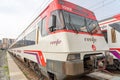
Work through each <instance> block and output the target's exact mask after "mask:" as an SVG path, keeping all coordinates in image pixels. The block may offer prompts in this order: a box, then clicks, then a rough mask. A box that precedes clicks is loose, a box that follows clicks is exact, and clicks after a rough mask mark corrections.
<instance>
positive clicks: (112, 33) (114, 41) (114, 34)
mask: <svg viewBox="0 0 120 80" xmlns="http://www.w3.org/2000/svg"><path fill="white" fill-rule="evenodd" d="M111 39H112V43H116V32H115V29H114V28H112V29H111Z"/></svg>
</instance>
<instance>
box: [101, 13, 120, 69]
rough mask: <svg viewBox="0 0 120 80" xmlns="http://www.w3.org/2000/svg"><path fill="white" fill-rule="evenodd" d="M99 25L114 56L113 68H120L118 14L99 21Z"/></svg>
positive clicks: (119, 18)
mask: <svg viewBox="0 0 120 80" xmlns="http://www.w3.org/2000/svg"><path fill="white" fill-rule="evenodd" d="M99 25H100V28H101V30H102V32H103V34H104V36H105V39H106V41H107V43H108V46H109V49H110V52H111V55H113V57H114V63H115V66H114V68H115V67H116V68H117V69H119V70H120V14H117V15H115V16H112V17H110V18H107V19H104V20H101V21H99Z"/></svg>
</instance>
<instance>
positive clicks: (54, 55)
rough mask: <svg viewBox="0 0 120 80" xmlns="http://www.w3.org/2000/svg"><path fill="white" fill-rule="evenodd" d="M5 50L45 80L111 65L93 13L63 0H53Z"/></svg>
mask: <svg viewBox="0 0 120 80" xmlns="http://www.w3.org/2000/svg"><path fill="white" fill-rule="evenodd" d="M8 50H9V52H10V53H12V54H13V55H14V56H16V57H19V58H20V59H22V60H23V61H24V62H25V64H26V65H27V66H28V67H31V68H32V69H34V71H36V73H38V74H39V75H42V76H43V78H46V79H48V80H64V79H66V78H68V77H77V76H79V75H82V74H84V73H87V72H92V71H94V70H96V69H105V68H106V65H109V64H113V62H112V60H113V58H112V56H111V55H109V47H108V45H107V43H106V41H105V39H104V36H103V34H102V33H101V30H100V27H99V25H98V21H97V20H96V17H95V15H94V13H93V12H91V11H90V10H88V9H85V8H83V7H80V6H78V5H76V4H73V3H71V2H68V1H66V0H53V1H52V2H51V3H50V4H49V5H48V6H47V7H46V8H45V9H44V10H43V11H42V12H41V13H40V15H39V16H38V17H37V18H36V19H35V20H34V21H33V22H32V23H31V24H30V25H29V26H28V27H27V28H26V29H25V30H24V31H23V32H22V33H21V34H20V35H19V36H18V38H17V39H16V41H15V42H14V43H13V44H12V45H11V46H10V47H9V49H8ZM43 78H41V79H43Z"/></svg>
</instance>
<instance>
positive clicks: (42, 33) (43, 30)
mask: <svg viewBox="0 0 120 80" xmlns="http://www.w3.org/2000/svg"><path fill="white" fill-rule="evenodd" d="M47 34H48V32H47V30H46V17H45V18H43V19H42V22H41V35H42V36H46V35H47Z"/></svg>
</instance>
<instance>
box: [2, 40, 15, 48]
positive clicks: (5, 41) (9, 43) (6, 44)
mask: <svg viewBox="0 0 120 80" xmlns="http://www.w3.org/2000/svg"><path fill="white" fill-rule="evenodd" d="M14 41H15V39H9V38H3V39H2V41H1V44H0V48H3V49H7V48H8V47H9V46H10V45H11V44H12V43H13V42H14Z"/></svg>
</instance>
